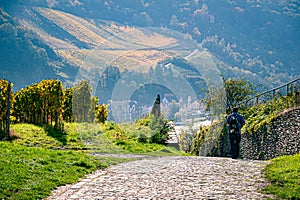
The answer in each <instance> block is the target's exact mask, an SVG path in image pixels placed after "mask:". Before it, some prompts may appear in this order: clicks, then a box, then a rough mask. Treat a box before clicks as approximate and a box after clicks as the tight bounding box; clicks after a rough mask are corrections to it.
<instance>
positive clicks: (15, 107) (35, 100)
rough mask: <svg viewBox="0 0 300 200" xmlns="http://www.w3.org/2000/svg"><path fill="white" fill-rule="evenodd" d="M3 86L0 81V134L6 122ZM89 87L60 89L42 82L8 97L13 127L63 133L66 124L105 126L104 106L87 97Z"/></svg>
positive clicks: (85, 84)
mask: <svg viewBox="0 0 300 200" xmlns="http://www.w3.org/2000/svg"><path fill="white" fill-rule="evenodd" d="M7 85H8V82H7V81H6V80H0V88H1V90H0V105H1V107H0V131H2V132H4V131H5V128H6V127H5V126H6V122H7V117H6V113H7V108H8V106H7ZM91 91H92V89H91V86H90V85H89V83H88V82H87V81H82V82H80V83H79V84H78V85H76V86H74V87H73V88H67V89H64V88H63V86H62V83H61V82H60V81H58V80H43V81H41V82H39V83H36V84H33V85H31V86H28V87H26V88H23V89H21V90H20V91H18V92H16V93H15V94H12V92H11V99H12V103H11V119H12V121H13V122H14V123H32V124H50V125H51V126H52V127H54V128H56V129H60V130H61V129H63V121H66V122H74V121H75V122H94V121H95V120H96V119H97V120H98V121H99V122H102V123H103V122H105V120H106V119H107V116H108V111H107V105H104V104H100V105H98V97H94V96H92V95H91Z"/></svg>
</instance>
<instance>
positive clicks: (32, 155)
mask: <svg viewBox="0 0 300 200" xmlns="http://www.w3.org/2000/svg"><path fill="white" fill-rule="evenodd" d="M104 167H106V165H105V164H102V163H101V162H99V161H97V160H96V159H95V158H94V157H92V156H88V155H86V154H84V153H80V152H75V151H61V150H60V151H58V150H50V149H44V148H37V147H25V146H22V145H19V144H12V143H9V142H0V170H1V176H0V199H41V198H45V197H47V196H48V195H50V192H51V190H53V189H54V188H56V187H57V186H61V185H65V184H69V183H74V182H76V181H78V179H79V178H81V177H83V176H84V175H85V174H87V173H90V172H92V171H94V170H96V169H100V168H104Z"/></svg>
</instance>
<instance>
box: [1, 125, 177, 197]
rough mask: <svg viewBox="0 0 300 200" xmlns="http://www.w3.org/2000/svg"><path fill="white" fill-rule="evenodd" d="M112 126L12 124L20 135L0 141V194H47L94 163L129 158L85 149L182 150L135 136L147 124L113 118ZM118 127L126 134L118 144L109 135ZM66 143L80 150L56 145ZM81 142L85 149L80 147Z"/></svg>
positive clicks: (97, 166) (99, 164)
mask: <svg viewBox="0 0 300 200" xmlns="http://www.w3.org/2000/svg"><path fill="white" fill-rule="evenodd" d="M107 126H108V127H107ZM110 126H111V125H99V124H87V123H82V124H75V123H66V124H65V132H57V131H54V130H53V129H51V128H49V127H42V126H35V125H31V124H15V125H12V130H13V132H14V136H17V137H18V139H15V140H13V142H12V143H10V142H7V141H1V142H0V170H1V176H0V199H41V198H45V197H47V196H48V195H50V192H51V190H53V189H54V188H56V187H58V186H60V185H65V184H68V183H74V182H76V181H78V179H79V178H80V177H83V176H84V175H85V174H87V173H91V172H92V171H94V170H96V169H101V168H104V167H107V166H109V165H112V164H117V163H119V162H126V161H130V160H133V158H116V157H103V156H99V157H93V156H90V155H88V153H94V152H97V153H110V154H111V153H122V154H123V153H147V154H150V155H159V156H162V155H182V153H181V152H178V151H176V150H175V149H172V148H168V147H164V146H163V145H157V144H149V143H146V144H144V143H139V142H138V140H137V138H136V136H138V135H139V134H140V133H145V134H146V135H148V136H149V134H151V133H150V131H151V130H150V129H149V128H147V127H143V126H139V127H135V126H134V125H122V126H121V127H122V129H121V128H120V127H119V126H118V125H116V124H113V127H110ZM123 129H124V130H123ZM119 132H122V134H124V135H125V137H126V138H127V140H125V143H120V144H118V141H117V140H115V138H112V137H111V135H118V133H119ZM79 133H80V134H79ZM107 137H108V138H107ZM109 138H110V139H109ZM67 148H69V149H79V150H57V149H67ZM83 148H88V149H89V150H88V151H83ZM54 149H56V150H54Z"/></svg>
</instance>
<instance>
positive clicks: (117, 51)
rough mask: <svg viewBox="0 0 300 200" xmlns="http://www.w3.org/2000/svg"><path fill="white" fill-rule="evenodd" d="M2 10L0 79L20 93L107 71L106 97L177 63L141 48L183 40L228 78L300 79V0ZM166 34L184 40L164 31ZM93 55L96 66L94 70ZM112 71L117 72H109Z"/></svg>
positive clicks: (7, 4) (44, 4) (52, 0)
mask: <svg viewBox="0 0 300 200" xmlns="http://www.w3.org/2000/svg"><path fill="white" fill-rule="evenodd" d="M0 11H1V12H0V14H1V17H0V23H1V25H0V33H1V39H0V40H1V41H0V42H1V45H0V52H1V53H0V56H1V59H0V66H1V68H0V73H1V76H2V77H3V78H7V79H10V80H12V81H13V82H14V83H15V88H16V89H20V88H21V87H24V86H28V85H30V84H31V83H32V82H37V81H39V80H41V79H44V78H58V79H60V80H62V81H63V82H64V84H65V85H72V83H73V82H74V81H75V80H76V77H78V71H79V70H80V69H84V70H91V68H97V67H99V66H100V67H101V70H102V69H103V70H102V71H101V70H100V71H101V72H100V76H101V75H104V74H105V76H102V78H101V77H100V78H98V79H99V82H98V81H96V82H95V83H94V85H99V84H100V82H101V80H102V82H101V83H102V86H101V87H102V89H101V87H99V88H100V89H99V88H98V90H99V91H102V92H103V93H105V94H106V93H107V92H108V91H109V88H110V90H111V88H112V87H114V84H116V83H117V82H118V80H119V79H120V77H122V75H124V72H127V71H128V70H129V71H130V70H131V71H134V73H148V72H149V73H150V72H151V70H154V69H155V68H156V66H158V65H161V64H163V63H170V62H166V60H169V59H171V63H172V64H173V65H176V64H174V62H172V59H174V56H172V55H170V54H168V53H166V52H165V51H163V52H162V51H157V50H153V49H152V51H150V50H147V51H141V50H137V49H141V47H143V48H144V47H147V48H160V49H164V50H165V49H170V48H172V47H173V45H174V43H177V47H178V46H183V45H182V44H186V43H185V42H183V40H185V39H184V38H189V39H190V40H189V41H194V42H195V43H197V47H195V46H194V44H192V45H191V46H193V47H192V48H198V50H199V51H200V52H202V53H201V56H202V58H203V59H202V61H203V60H204V59H205V58H207V57H210V58H211V59H210V61H211V62H214V64H215V65H216V66H217V67H218V70H220V72H218V73H219V74H220V75H222V76H225V77H226V78H228V77H236V76H242V77H244V78H245V79H252V81H255V82H256V83H261V84H263V85H265V86H266V87H273V86H277V85H279V84H281V83H282V82H286V81H289V80H291V79H293V78H294V77H296V76H297V75H299V73H300V71H299V70H300V67H299V66H300V61H299V52H300V38H299V35H300V14H299V2H297V1H280V0H277V1H266V0H264V1H239V0H235V1H215V0H209V1H204V0H185V1H178V0H164V1H150V0H130V1H123V0H116V1H108V0H95V1H81V0H75V1H74V0H63V1H56V0H47V1H46V0H42V1H34V0H29V1H21V0H16V1H1V2H0ZM150 27H152V28H150ZM153 27H155V28H156V29H153ZM161 28H164V29H167V30H172V31H173V32H178V35H176V36H174V34H173V35H172V34H171V35H170V34H168V33H167V32H163V31H157V29H161ZM178 44H179V45H178ZM124 48H127V49H126V52H125V55H124V51H123V50H124ZM189 48H191V47H189ZM108 49H111V50H114V51H108ZM97 50H102V51H97ZM103 50H105V51H103ZM128 50H129V52H130V53H128ZM119 55H123V56H122V57H121V58H120V57H118V56H119ZM179 56H181V57H182V58H183V59H186V57H185V56H183V54H182V55H179ZM94 57H97V59H98V60H97V63H96V64H95V63H92V65H94V66H89V68H88V69H87V67H86V65H87V64H86V63H87V61H88V62H90V61H91V60H93V59H94ZM202 61H201V63H202V64H201V65H202V67H204V68H205V67H206V65H208V64H207V61H203V62H202ZM182 63H183V62H181V64H179V66H177V67H179V68H180V73H183V74H184V77H193V79H190V80H189V82H197V81H198V80H201V72H200V74H193V70H191V67H189V69H188V71H184V72H183V70H182V69H184V68H185V67H184V66H183V65H182ZM88 64H91V63H88ZM163 65H164V64H163ZM104 66H105V67H104ZM107 66H111V68H110V69H114V70H113V71H112V72H108V71H107V70H106V73H104V71H105V69H107ZM208 66H209V65H208ZM90 73H91V72H90ZM93 73H94V72H93ZM80 75H83V74H82V73H81V74H80ZM83 76H84V75H83ZM89 76H90V75H89ZM195 76H198V78H200V79H195ZM83 78H87V77H83ZM107 78H108V79H109V78H110V79H111V80H109V81H108V79H107ZM89 79H91V78H89ZM106 79H107V80H106ZM92 84H93V83H92ZM100 85H101V84H100ZM107 85H108V86H107ZM201 85H202V86H203V83H200V84H195V85H193V86H192V87H194V88H196V87H198V88H199V87H200V86H201ZM103 87H108V88H104V89H103ZM99 96H100V95H99ZM108 96H109V95H108ZM104 98H106V99H109V97H107V96H106V97H103V98H102V99H104Z"/></svg>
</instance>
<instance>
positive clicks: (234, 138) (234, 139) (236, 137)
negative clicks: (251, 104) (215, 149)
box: [226, 107, 245, 159]
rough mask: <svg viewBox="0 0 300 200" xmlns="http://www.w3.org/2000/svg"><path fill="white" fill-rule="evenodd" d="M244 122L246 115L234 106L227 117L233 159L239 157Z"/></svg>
mask: <svg viewBox="0 0 300 200" xmlns="http://www.w3.org/2000/svg"><path fill="white" fill-rule="evenodd" d="M244 124H245V120H244V117H243V116H242V115H240V114H238V108H237V107H234V108H233V112H232V114H230V115H229V116H228V117H227V119H226V125H227V129H228V133H229V139H230V153H231V157H232V158H233V159H236V158H238V157H239V152H240V141H241V128H242V126H244Z"/></svg>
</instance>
